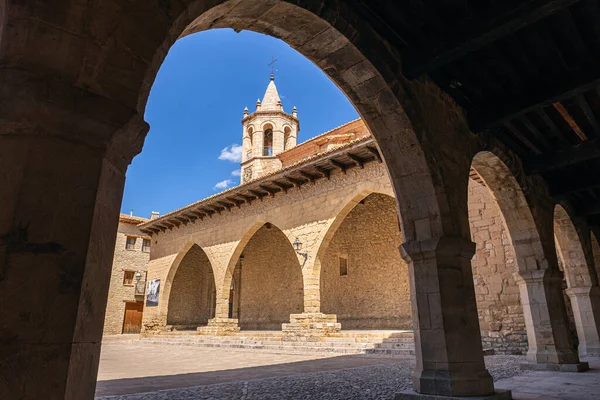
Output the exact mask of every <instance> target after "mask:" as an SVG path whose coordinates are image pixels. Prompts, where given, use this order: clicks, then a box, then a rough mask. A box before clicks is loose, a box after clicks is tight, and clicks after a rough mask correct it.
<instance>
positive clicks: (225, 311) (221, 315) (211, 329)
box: [197, 285, 240, 335]
mask: <svg viewBox="0 0 600 400" xmlns="http://www.w3.org/2000/svg"><path fill="white" fill-rule="evenodd" d="M216 296H217V298H216V307H215V317H214V318H212V319H209V320H208V325H207V326H201V327H199V328H198V329H197V331H198V333H199V334H200V335H231V334H235V333H237V332H239V331H240V326H239V321H238V319H237V318H229V290H225V288H223V287H222V285H221V286H219V285H217V295H216Z"/></svg>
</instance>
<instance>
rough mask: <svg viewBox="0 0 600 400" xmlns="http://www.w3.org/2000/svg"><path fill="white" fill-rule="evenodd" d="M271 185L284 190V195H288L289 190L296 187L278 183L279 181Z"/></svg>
mask: <svg viewBox="0 0 600 400" xmlns="http://www.w3.org/2000/svg"><path fill="white" fill-rule="evenodd" d="M271 183H272V184H273V185H275V186H277V187H278V188H280V189H281V190H283V191H284V193H287V191H288V189H291V188H293V187H294V186H293V185H292V186H289V185H285V184H283V183H281V182H278V181H271Z"/></svg>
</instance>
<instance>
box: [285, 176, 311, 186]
mask: <svg viewBox="0 0 600 400" xmlns="http://www.w3.org/2000/svg"><path fill="white" fill-rule="evenodd" d="M284 178H285V180H287V181H288V182H289V183H291V184H292V185H295V186H298V187H300V186H302V185H304V184H305V183H306V182H308V181H305V180H302V179H296V178H292V177H290V176H286V177H284Z"/></svg>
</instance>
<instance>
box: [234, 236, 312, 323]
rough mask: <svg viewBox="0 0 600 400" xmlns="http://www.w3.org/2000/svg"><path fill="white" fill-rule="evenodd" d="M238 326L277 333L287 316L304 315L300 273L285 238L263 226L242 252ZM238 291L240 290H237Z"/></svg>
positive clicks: (294, 254) (288, 317)
mask: <svg viewBox="0 0 600 400" xmlns="http://www.w3.org/2000/svg"><path fill="white" fill-rule="evenodd" d="M243 255H244V261H243V263H242V268H241V271H242V277H241V298H240V305H239V317H238V318H239V325H240V328H241V329H248V330H271V329H273V330H280V329H281V324H282V323H284V322H289V320H290V314H297V313H301V312H302V311H303V283H302V270H301V267H300V264H299V262H298V256H297V255H296V252H295V251H294V249H293V248H292V245H291V243H290V241H289V240H288V238H287V237H286V236H285V235H284V234H283V233H282V232H281V231H280V230H279V229H278V228H277V227H275V226H272V225H265V226H263V227H262V228H260V229H259V230H258V231H257V232H256V233H255V234H254V236H253V237H252V239H250V241H249V242H248V244H247V245H246V247H245V248H244V250H243ZM238 287H239V286H238Z"/></svg>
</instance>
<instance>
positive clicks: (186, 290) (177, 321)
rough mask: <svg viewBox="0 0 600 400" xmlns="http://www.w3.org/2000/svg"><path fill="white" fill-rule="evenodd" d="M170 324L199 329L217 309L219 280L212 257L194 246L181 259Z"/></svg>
mask: <svg viewBox="0 0 600 400" xmlns="http://www.w3.org/2000/svg"><path fill="white" fill-rule="evenodd" d="M168 307H169V308H168V312H167V325H170V326H173V328H175V329H195V328H197V327H198V326H201V325H206V324H207V323H208V320H209V318H212V317H214V311H215V279H214V274H213V272H212V267H211V265H210V261H209V260H208V257H207V256H206V254H205V253H204V251H202V249H201V248H200V247H199V246H197V245H194V246H192V247H191V248H190V250H189V251H188V252H187V254H186V255H185V256H184V257H183V259H182V260H181V263H180V264H179V267H178V268H177V272H176V273H175V277H174V279H173V285H172V287H171V295H170V298H169V306H168Z"/></svg>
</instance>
